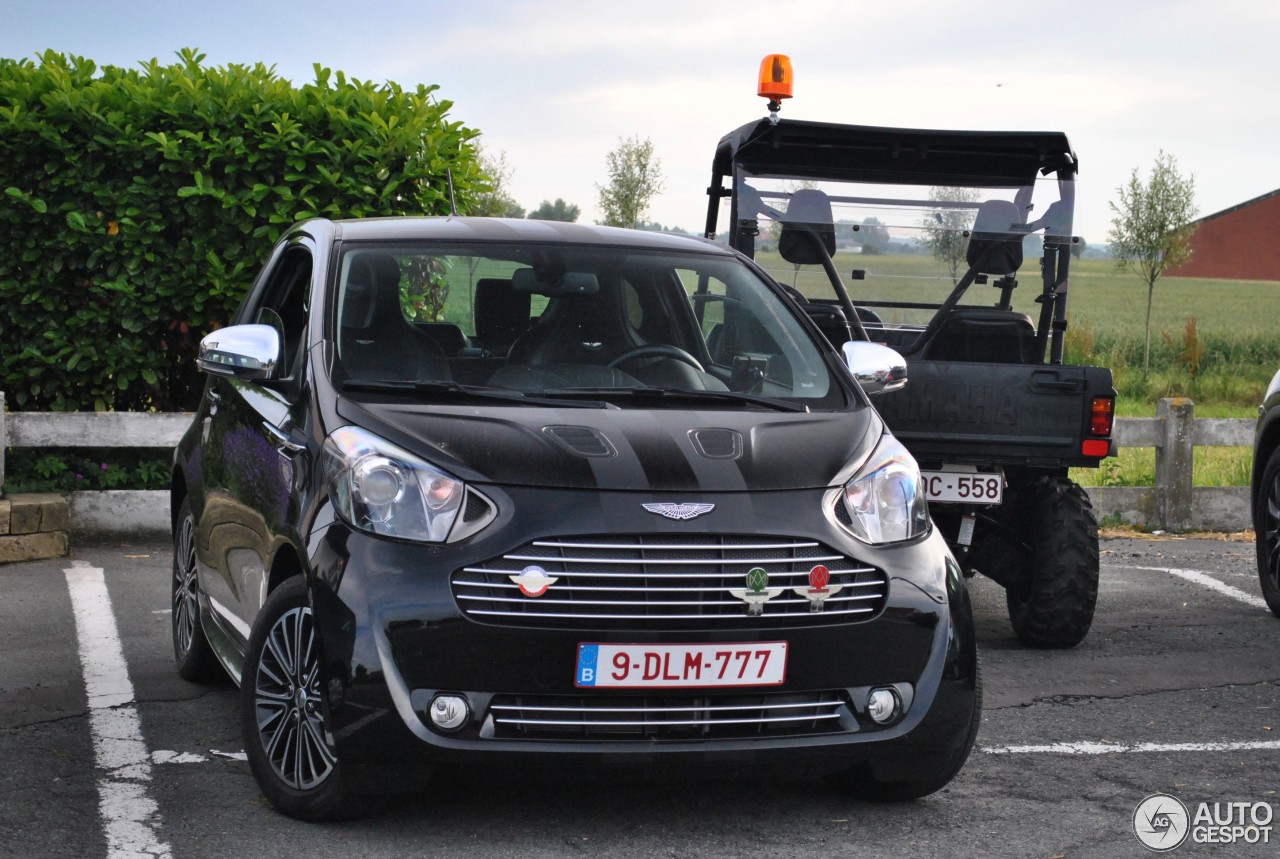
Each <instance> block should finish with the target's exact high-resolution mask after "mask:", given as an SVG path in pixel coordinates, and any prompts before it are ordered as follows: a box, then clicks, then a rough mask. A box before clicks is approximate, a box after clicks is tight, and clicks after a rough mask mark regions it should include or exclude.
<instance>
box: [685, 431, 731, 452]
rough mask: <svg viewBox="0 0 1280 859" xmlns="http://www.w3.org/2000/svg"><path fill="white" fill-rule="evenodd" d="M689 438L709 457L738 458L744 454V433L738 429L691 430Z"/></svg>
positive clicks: (698, 449)
mask: <svg viewBox="0 0 1280 859" xmlns="http://www.w3.org/2000/svg"><path fill="white" fill-rule="evenodd" d="M689 440H690V441H692V442H693V446H694V447H695V448H696V449H697V451H698V453H700V454H702V455H703V456H705V457H706V458H707V459H737V458H738V457H740V456H742V433H740V432H738V431H737V430H731V429H695V430H689Z"/></svg>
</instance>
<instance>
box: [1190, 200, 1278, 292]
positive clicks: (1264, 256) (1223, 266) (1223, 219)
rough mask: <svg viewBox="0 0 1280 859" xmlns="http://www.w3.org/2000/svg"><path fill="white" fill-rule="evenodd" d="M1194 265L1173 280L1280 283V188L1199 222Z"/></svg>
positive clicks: (1194, 238) (1193, 246)
mask: <svg viewBox="0 0 1280 859" xmlns="http://www.w3.org/2000/svg"><path fill="white" fill-rule="evenodd" d="M1195 226H1196V231H1195V233H1194V234H1193V235H1192V236H1191V247H1192V249H1193V251H1194V253H1193V255H1192V257H1191V261H1190V262H1189V263H1187V264H1186V265H1183V266H1179V267H1178V268H1174V269H1169V271H1167V272H1166V274H1168V275H1170V276H1171V277H1225V278H1233V279H1235V280H1280V188H1278V189H1276V190H1275V191H1272V192H1271V193H1270V194H1263V195H1262V196H1261V197H1254V198H1253V199H1252V200H1248V201H1246V202H1244V203H1241V204H1240V205H1238V206H1232V207H1231V208H1230V209H1223V210H1222V211H1221V212H1217V213H1215V214H1212V215H1208V216H1206V217H1203V218H1201V219H1200V220H1198V221H1196V222H1195Z"/></svg>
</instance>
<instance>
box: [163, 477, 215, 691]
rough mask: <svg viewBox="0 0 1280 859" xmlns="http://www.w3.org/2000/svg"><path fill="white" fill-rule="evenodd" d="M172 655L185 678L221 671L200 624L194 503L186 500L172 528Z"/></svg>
mask: <svg viewBox="0 0 1280 859" xmlns="http://www.w3.org/2000/svg"><path fill="white" fill-rule="evenodd" d="M171 608H172V612H171V614H170V617H171V619H172V626H173V658H174V661H175V662H176V663H177V665H178V674H179V675H181V677H182V678H183V679H184V680H192V681H195V682H207V681H210V680H215V679H217V678H218V676H219V675H220V674H221V673H222V672H221V668H220V666H219V665H218V661H217V659H216V658H215V657H214V655H213V648H211V647H210V646H209V640H208V639H207V638H205V634H204V628H203V627H202V626H201V625H200V579H199V576H198V575H197V572H196V526H195V518H194V517H193V516H192V515H191V502H190V501H189V500H187V499H183V502H182V506H181V507H180V508H179V509H178V521H177V523H176V526H175V527H174V530H173V577H172V605H171Z"/></svg>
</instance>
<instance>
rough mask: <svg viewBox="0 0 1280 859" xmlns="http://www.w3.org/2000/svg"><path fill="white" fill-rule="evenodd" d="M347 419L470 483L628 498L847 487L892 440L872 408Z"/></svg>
mask: <svg viewBox="0 0 1280 859" xmlns="http://www.w3.org/2000/svg"><path fill="white" fill-rule="evenodd" d="M338 414H339V415H340V416H341V418H342V419H343V420H344V421H345V422H347V423H350V424H353V425H356V426H360V427H363V428H365V429H367V430H369V431H370V432H373V433H376V434H377V435H380V436H382V437H383V438H385V439H387V440H388V441H391V442H393V443H395V444H398V445H400V446H401V447H403V448H405V449H406V450H409V451H412V452H413V453H415V454H417V455H419V456H421V457H423V458H424V459H426V460H427V461H429V462H431V463H432V464H434V465H436V466H438V467H440V468H443V469H446V470H447V471H449V472H451V473H452V474H454V475H455V476H456V477H459V478H461V479H462V480H464V481H467V482H469V483H479V484H485V483H488V484H500V485H507V486H546V487H555V488H563V489H606V490H621V491H630V490H635V491H673V492H744V491H767V490H783V489H812V488H817V487H827V486H838V485H842V484H843V483H844V482H846V481H847V480H848V479H849V478H850V477H851V476H852V474H853V470H854V468H856V467H857V466H858V465H859V464H860V463H861V461H862V459H864V458H865V456H866V455H867V453H869V452H870V450H871V448H872V447H873V446H874V444H875V442H876V440H877V439H878V438H879V437H880V434H881V433H882V432H883V431H884V429H883V424H882V422H881V421H880V418H879V417H878V416H877V415H876V413H875V410H874V409H871V408H868V407H862V408H857V409H854V410H851V411H845V412H832V413H827V412H823V413H783V412H765V411H758V410H754V409H744V410H741V411H720V410H685V409H583V408H563V409H561V408H541V407H527V406H517V407H502V406H499V407H489V406H486V407H480V408H477V407H476V406H474V405H467V406H442V405H434V404H433V405H425V404H419V403H405V402H403V401H400V402H386V401H383V402H374V401H371V400H362V401H359V402H357V401H355V400H352V399H349V398H345V397H344V398H342V399H340V400H339V402H338Z"/></svg>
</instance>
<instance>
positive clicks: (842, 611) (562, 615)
mask: <svg viewBox="0 0 1280 859" xmlns="http://www.w3.org/2000/svg"><path fill="white" fill-rule="evenodd" d="M718 605H720V603H718ZM874 611H875V609H873V608H854V609H833V610H831V611H826V610H824V611H822V612H821V614H822V615H824V616H825V615H841V614H869V613H871V612H874ZM467 614H482V615H485V616H486V617H518V618H522V619H525V620H530V619H532V620H537V619H538V618H540V617H549V618H556V619H559V620H563V619H565V618H572V617H580V618H584V619H586V620H700V621H703V622H704V623H705V622H706V620H707V617H708V615H705V614H585V613H583V612H566V613H556V612H542V611H540V612H538V613H537V614H530V613H528V612H523V611H491V610H488V609H478V608H473V609H468V610H467ZM805 614H810V612H808V611H807V610H806V612H805ZM712 616H713V617H718V615H712ZM769 616H770V617H772V618H774V619H779V618H788V619H794V618H799V617H803V615H801V614H800V613H799V612H792V613H791V614H776V615H769ZM728 617H733V615H728Z"/></svg>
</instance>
